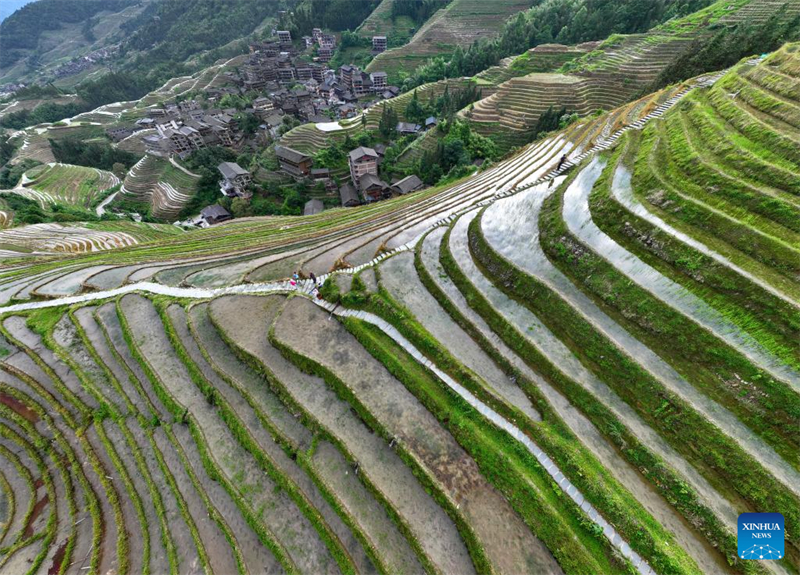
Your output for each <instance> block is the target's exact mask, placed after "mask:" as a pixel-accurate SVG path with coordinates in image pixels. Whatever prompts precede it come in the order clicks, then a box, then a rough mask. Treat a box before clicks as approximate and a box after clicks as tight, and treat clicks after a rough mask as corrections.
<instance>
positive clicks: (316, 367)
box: [269, 326, 494, 574]
mask: <svg viewBox="0 0 800 575" xmlns="http://www.w3.org/2000/svg"><path fill="white" fill-rule="evenodd" d="M273 330H274V326H273V327H272V328H271V329H270V335H269V338H270V343H271V344H272V345H273V346H274V347H275V348H276V349H277V350H278V351H280V352H281V354H282V355H283V356H284V357H285V358H286V359H287V360H289V361H290V362H291V363H293V364H294V365H295V366H296V367H297V368H299V369H300V370H301V371H303V372H305V373H307V374H309V375H313V376H316V377H319V378H321V379H323V380H324V381H325V382H326V383H327V384H328V386H329V387H330V388H331V389H332V390H333V391H334V392H335V393H336V395H337V396H338V397H339V398H340V399H341V400H342V401H345V402H347V403H348V404H349V405H350V406H351V407H352V408H353V409H354V410H355V411H356V413H357V414H358V417H359V418H361V420H362V421H363V422H364V423H365V424H366V425H367V426H368V427H369V428H370V429H372V430H374V431H377V432H378V433H379V434H380V436H381V437H383V438H384V439H385V440H386V441H387V442H390V441H391V440H392V434H391V433H389V431H388V430H386V429H385V428H384V427H383V425H381V423H380V421H378V420H377V418H376V417H375V416H374V415H372V413H371V412H370V411H369V410H368V409H367V408H366V407H365V406H364V405H363V404H362V403H361V401H360V399H359V398H357V397H356V396H355V394H353V392H352V391H351V390H350V388H349V387H348V386H347V385H346V384H345V383H344V382H343V381H341V380H340V379H339V378H338V377H336V375H334V374H333V373H332V372H331V371H330V370H328V369H327V368H326V367H324V366H322V365H320V364H319V363H317V362H315V361H313V360H311V359H309V358H307V357H305V356H303V355H301V354H299V353H297V352H296V351H294V350H293V349H291V348H290V347H288V346H286V345H284V344H283V343H282V342H280V341H278V340H277V338H276V337H275V336H274V333H273ZM396 450H397V453H398V454H399V455H400V457H401V459H402V460H403V461H404V462H405V464H406V465H408V466H409V468H411V470H412V472H413V473H414V476H415V477H416V478H417V480H419V482H420V483H421V484H422V486H423V487H424V488H425V490H426V491H427V492H428V493H429V494H430V495H431V496H432V497H433V498H434V500H435V501H436V502H437V503H438V504H439V505H440V506H441V507H442V509H444V511H445V512H446V513H447V514H448V515H449V516H450V519H452V520H453V522H454V523H455V524H456V527H457V528H458V531H459V533H460V534H461V537H462V539H463V540H464V543H465V544H466V546H467V550H468V551H469V554H470V557H471V558H472V562H473V564H474V565H475V569H476V571H477V572H478V573H480V574H490V573H494V570H493V568H492V565H491V563H490V562H489V560H488V558H487V557H486V553H485V551H484V549H483V546H482V545H481V544H480V541H479V540H478V538H477V537H476V536H475V533H474V532H473V531H472V527H471V526H470V525H469V524H467V522H466V521H465V520H464V518H463V516H462V515H461V513H459V512H458V510H457V508H456V506H455V504H454V503H453V501H452V500H450V499H449V498H448V497H447V496H446V495H445V494H444V493H442V490H441V487H440V486H439V485H438V484H437V483H436V481H435V480H434V479H433V478H432V477H431V476H430V474H429V473H428V471H427V470H425V469H424V468H423V467H422V465H421V464H420V463H419V461H418V460H417V458H416V457H415V456H414V454H413V453H411V452H410V451H409V450H408V449H407V448H406V447H405V446H404V445H403V444H402V442H398V443H397V444H396Z"/></svg>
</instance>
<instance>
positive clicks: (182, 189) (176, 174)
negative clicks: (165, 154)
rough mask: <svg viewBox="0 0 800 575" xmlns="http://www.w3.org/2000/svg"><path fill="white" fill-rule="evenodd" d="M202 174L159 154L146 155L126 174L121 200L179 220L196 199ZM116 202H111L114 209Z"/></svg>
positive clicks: (119, 196) (155, 213)
mask: <svg viewBox="0 0 800 575" xmlns="http://www.w3.org/2000/svg"><path fill="white" fill-rule="evenodd" d="M199 179H200V176H197V175H195V174H192V173H190V172H188V171H186V170H184V169H182V168H179V167H177V166H175V165H173V164H171V163H170V162H169V160H165V159H163V158H159V157H157V156H151V155H145V156H144V157H143V158H142V159H141V160H139V162H137V163H136V164H135V165H134V166H133V167H132V168H131V169H130V171H129V172H128V175H127V176H125V180H124V181H123V182H122V188H120V194H119V195H118V196H117V198H118V199H119V200H125V201H127V202H134V203H139V204H141V205H142V208H143V209H146V210H149V211H150V213H151V214H152V215H153V216H155V217H157V218H162V219H165V220H171V219H175V218H176V217H177V215H178V214H179V213H180V211H181V209H183V206H184V205H186V203H187V202H188V201H189V200H190V199H191V198H192V196H193V195H194V192H195V191H196V189H197V182H198V181H199ZM113 207H114V202H112V203H111V208H113Z"/></svg>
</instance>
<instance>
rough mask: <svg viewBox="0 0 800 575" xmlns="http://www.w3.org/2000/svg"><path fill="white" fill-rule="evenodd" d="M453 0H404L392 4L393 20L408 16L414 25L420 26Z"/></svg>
mask: <svg viewBox="0 0 800 575" xmlns="http://www.w3.org/2000/svg"><path fill="white" fill-rule="evenodd" d="M450 2H451V0H404V1H403V2H394V3H393V4H392V11H391V14H392V19H395V18H398V17H400V16H408V17H409V18H411V20H413V21H414V24H416V25H417V26H420V25H421V24H423V23H424V22H426V21H427V20H428V18H430V17H431V16H433V14H434V13H435V12H436V11H437V10H439V9H441V8H444V7H445V6H447V5H448V4H449V3H450Z"/></svg>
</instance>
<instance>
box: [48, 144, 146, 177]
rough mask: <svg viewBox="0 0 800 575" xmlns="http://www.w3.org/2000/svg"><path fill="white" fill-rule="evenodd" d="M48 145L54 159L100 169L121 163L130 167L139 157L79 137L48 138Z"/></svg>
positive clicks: (107, 168) (110, 167)
mask: <svg viewBox="0 0 800 575" xmlns="http://www.w3.org/2000/svg"><path fill="white" fill-rule="evenodd" d="M50 147H51V148H52V149H53V156H55V158H56V160H57V161H59V162H61V163H63V164H75V165H77V166H86V167H87V168H99V169H101V170H111V169H113V168H114V164H122V165H124V166H125V168H130V167H131V166H133V165H134V164H135V163H136V162H137V161H139V158H140V156H137V155H135V154H132V153H130V152H126V151H125V150H120V149H118V148H112V147H111V146H110V145H109V144H103V143H99V142H84V141H83V140H81V139H79V138H64V139H61V140H50Z"/></svg>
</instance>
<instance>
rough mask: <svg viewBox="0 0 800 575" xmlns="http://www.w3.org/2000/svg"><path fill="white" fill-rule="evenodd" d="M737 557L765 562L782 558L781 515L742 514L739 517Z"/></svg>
mask: <svg viewBox="0 0 800 575" xmlns="http://www.w3.org/2000/svg"><path fill="white" fill-rule="evenodd" d="M739 557H740V558H741V559H753V560H756V561H765V560H768V559H781V558H782V557H783V515H781V514H780V513H742V514H741V515H739Z"/></svg>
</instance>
